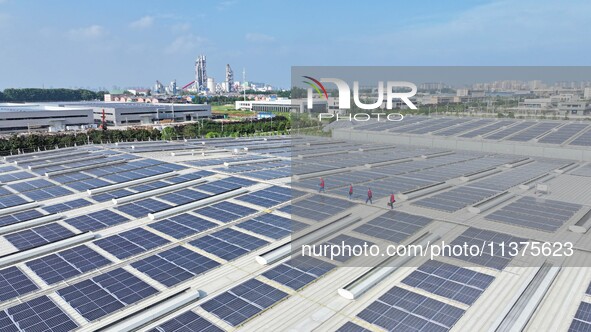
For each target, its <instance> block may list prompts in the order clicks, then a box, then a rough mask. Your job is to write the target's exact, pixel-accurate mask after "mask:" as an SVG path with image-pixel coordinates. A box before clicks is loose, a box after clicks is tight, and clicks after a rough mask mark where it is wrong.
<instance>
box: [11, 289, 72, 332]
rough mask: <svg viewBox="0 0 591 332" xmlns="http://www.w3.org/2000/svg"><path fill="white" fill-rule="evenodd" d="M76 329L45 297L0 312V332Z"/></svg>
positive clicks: (47, 331) (60, 331)
mask: <svg viewBox="0 0 591 332" xmlns="http://www.w3.org/2000/svg"><path fill="white" fill-rule="evenodd" d="M77 327H78V324H76V323H75V322H74V321H73V320H72V318H71V317H69V316H68V315H67V314H66V313H65V312H64V311H63V310H62V309H61V308H60V307H58V306H57V305H56V304H55V303H54V302H53V301H52V300H51V299H50V298H49V297H47V296H41V297H38V298H35V299H33V300H30V301H27V302H24V303H21V304H18V305H15V306H14V307H10V308H8V309H5V310H3V311H0V330H1V331H6V332H13V331H15V332H17V331H43V332H64V331H71V330H74V329H76V328H77Z"/></svg>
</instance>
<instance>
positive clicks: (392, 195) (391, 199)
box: [388, 193, 396, 209]
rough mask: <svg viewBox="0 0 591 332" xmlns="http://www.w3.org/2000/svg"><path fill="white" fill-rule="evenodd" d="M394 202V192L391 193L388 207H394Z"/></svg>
mask: <svg viewBox="0 0 591 332" xmlns="http://www.w3.org/2000/svg"><path fill="white" fill-rule="evenodd" d="M394 203H396V198H395V197H394V193H391V194H390V202H389V203H388V205H390V209H394Z"/></svg>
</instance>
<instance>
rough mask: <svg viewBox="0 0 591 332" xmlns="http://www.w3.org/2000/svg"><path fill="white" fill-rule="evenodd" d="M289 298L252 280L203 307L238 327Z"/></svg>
mask: <svg viewBox="0 0 591 332" xmlns="http://www.w3.org/2000/svg"><path fill="white" fill-rule="evenodd" d="M285 297H287V294H286V293H284V292H282V291H280V290H278V289H276V288H274V287H271V286H269V285H267V284H265V283H262V282H260V281H258V280H256V279H250V280H248V281H246V282H244V283H242V284H240V285H238V286H236V287H234V288H232V289H230V290H229V291H227V292H224V293H222V294H220V295H218V296H216V297H214V298H213V299H211V300H209V301H207V302H205V303H203V304H202V305H201V307H202V308H203V309H204V310H205V311H208V312H210V313H211V314H213V315H214V316H217V317H218V318H220V319H222V320H223V321H225V322H226V323H228V324H230V325H232V326H238V325H240V324H242V323H244V322H245V321H247V320H248V319H249V318H251V317H253V316H255V315H257V314H258V313H260V312H261V311H263V310H265V309H267V308H269V307H270V306H272V305H274V304H275V303H277V302H279V301H281V300H282V299H283V298H285Z"/></svg>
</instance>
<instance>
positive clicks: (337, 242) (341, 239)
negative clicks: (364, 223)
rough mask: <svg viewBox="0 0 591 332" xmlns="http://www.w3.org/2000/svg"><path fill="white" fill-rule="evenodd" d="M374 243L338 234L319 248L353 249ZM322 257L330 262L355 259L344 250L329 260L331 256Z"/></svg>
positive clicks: (328, 254)
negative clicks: (337, 247) (328, 246)
mask: <svg viewBox="0 0 591 332" xmlns="http://www.w3.org/2000/svg"><path fill="white" fill-rule="evenodd" d="M373 244H374V243H373V242H371V241H366V240H361V239H358V238H356V237H353V236H349V235H346V234H339V235H337V236H335V237H333V238H331V239H329V240H327V241H326V242H323V243H322V244H321V246H324V245H331V246H341V247H344V246H350V247H355V246H360V247H364V246H371V245H373ZM324 257H326V258H328V259H330V260H336V261H338V262H341V263H343V262H346V261H348V260H349V259H351V258H353V257H355V256H353V255H350V252H347V251H346V250H343V252H341V253H339V255H334V256H332V258H331V254H330V253H327V254H326V255H325V256H324Z"/></svg>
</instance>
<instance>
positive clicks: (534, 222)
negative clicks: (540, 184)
mask: <svg viewBox="0 0 591 332" xmlns="http://www.w3.org/2000/svg"><path fill="white" fill-rule="evenodd" d="M581 208H582V205H579V204H573V203H566V202H560V201H555V200H550V199H541V198H536V197H522V198H520V199H518V200H517V201H515V202H513V203H511V204H509V205H506V206H504V207H503V208H501V209H499V210H497V211H495V212H493V213H491V214H489V215H487V216H486V217H485V218H486V219H488V220H493V221H498V222H502V223H507V224H512V225H516V226H521V227H527V228H533V229H537V230H542V231H547V232H555V231H556V230H558V229H559V228H560V227H561V226H562V225H564V223H566V222H567V221H568V220H570V218H572V217H573V216H574V215H575V214H576V213H577V212H578V211H579V210H580V209H581Z"/></svg>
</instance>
